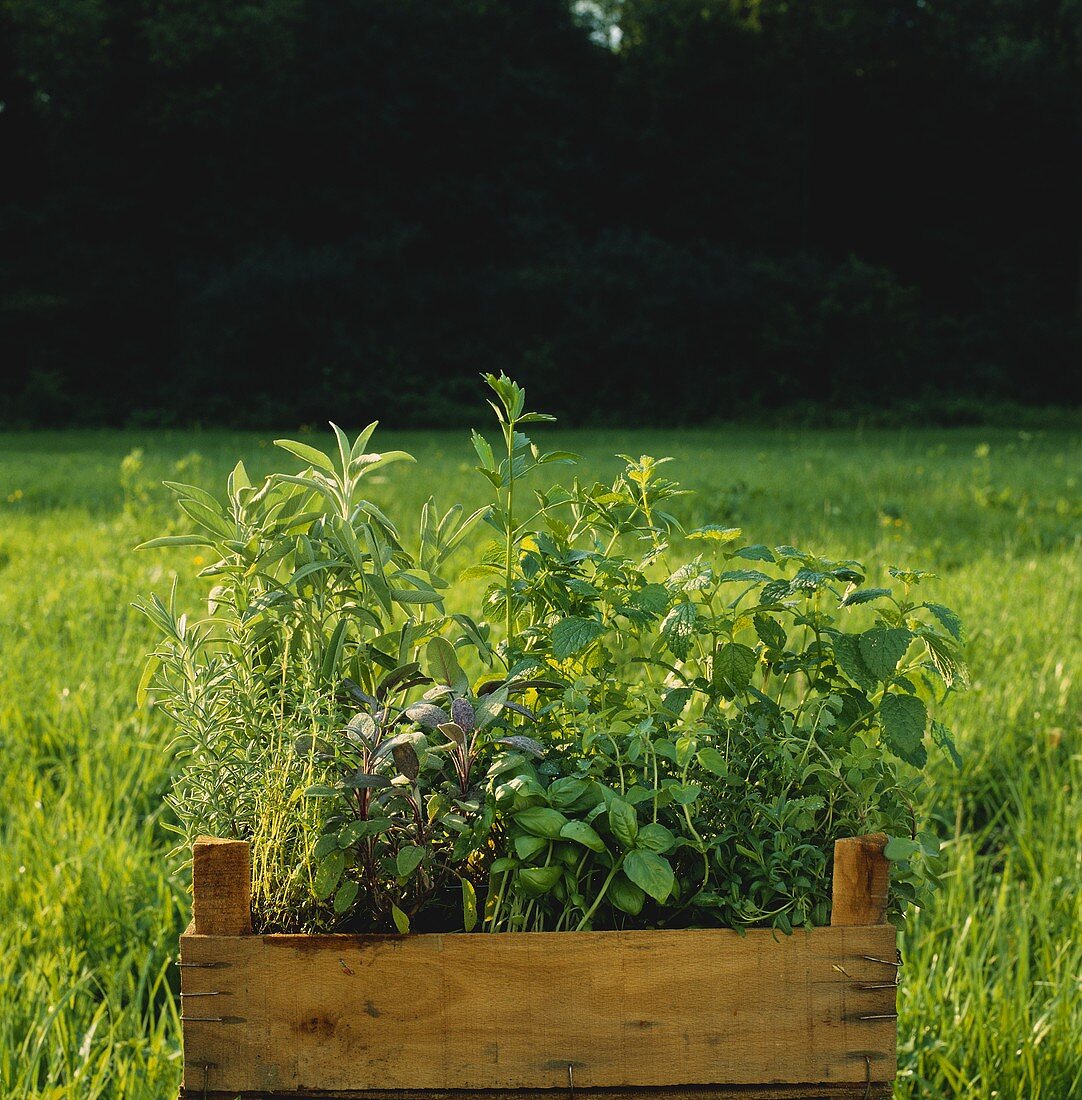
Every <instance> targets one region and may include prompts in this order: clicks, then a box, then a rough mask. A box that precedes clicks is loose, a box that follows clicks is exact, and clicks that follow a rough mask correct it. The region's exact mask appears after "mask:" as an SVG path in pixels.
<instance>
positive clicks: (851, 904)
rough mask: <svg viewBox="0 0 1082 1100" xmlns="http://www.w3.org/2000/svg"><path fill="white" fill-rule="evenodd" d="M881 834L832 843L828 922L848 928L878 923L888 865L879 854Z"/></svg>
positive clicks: (883, 838) (883, 843)
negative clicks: (832, 879)
mask: <svg viewBox="0 0 1082 1100" xmlns="http://www.w3.org/2000/svg"><path fill="white" fill-rule="evenodd" d="M886 846H887V837H886V835H885V834H883V833H871V834H869V835H868V836H852V837H845V838H844V839H842V840H836V841H835V842H834V884H833V889H832V890H831V907H830V923H831V924H832V925H834V926H836V927H837V926H842V927H851V926H860V925H866V924H882V923H883V920H884V917H885V914H886V911H887V891H888V888H889V885H890V863H889V862H888V861H887V859H886V857H885V856H884V855H883V849H884V848H885V847H886Z"/></svg>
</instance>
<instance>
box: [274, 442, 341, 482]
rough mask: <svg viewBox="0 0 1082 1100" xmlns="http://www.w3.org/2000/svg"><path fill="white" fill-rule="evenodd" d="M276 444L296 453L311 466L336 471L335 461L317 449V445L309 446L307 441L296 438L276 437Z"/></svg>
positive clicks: (332, 472) (329, 472) (330, 471)
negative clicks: (299, 441)
mask: <svg viewBox="0 0 1082 1100" xmlns="http://www.w3.org/2000/svg"><path fill="white" fill-rule="evenodd" d="M274 445H275V446H276V447H281V449H282V450H283V451H289V453H290V454H292V455H296V456H297V458H299V459H301V460H302V461H304V462H307V463H308V465H309V466H318V467H319V469H321V470H325V471H326V472H327V473H328V474H332V475H333V474H334V472H335V469H334V463H333V462H332V461H331V460H330V459H329V458H328V457H327V456H326V455H325V454H324V453H323V452H322V451H319V450H316V448H315V447H309V446H308V444H307V443H298V442H297V441H296V440H295V439H276V440H275V441H274Z"/></svg>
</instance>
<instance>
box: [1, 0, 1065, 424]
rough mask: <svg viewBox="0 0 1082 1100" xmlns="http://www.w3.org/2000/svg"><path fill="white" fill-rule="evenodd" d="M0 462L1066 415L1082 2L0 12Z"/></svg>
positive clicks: (180, 0) (75, 2) (33, 7)
mask: <svg viewBox="0 0 1082 1100" xmlns="http://www.w3.org/2000/svg"><path fill="white" fill-rule="evenodd" d="M0 12H2V18H3V25H2V26H0V100H2V103H3V110H2V111H0V143H2V145H0V148H2V149H3V163H4V165H5V170H4V172H3V173H2V176H0V200H2V207H0V241H2V247H3V251H2V256H0V341H2V344H0V348H2V355H3V361H4V363H5V377H6V384H5V388H4V391H5V395H4V398H3V401H0V420H2V421H4V422H7V423H26V424H50V423H126V422H128V423H130V422H153V423H178V424H183V423H189V422H193V421H200V422H204V423H229V424H238V425H257V424H258V425H261V426H264V425H268V424H273V423H290V422H298V421H305V420H321V419H324V418H325V417H326V416H327V415H332V414H333V415H336V416H338V417H340V418H341V419H343V420H347V421H349V420H354V419H360V418H362V417H363V416H365V415H366V414H367V413H368V412H369V411H370V410H379V411H380V412H381V413H382V414H385V415H386V414H387V413H390V415H389V416H388V417H387V419H389V420H391V421H392V422H397V423H401V424H406V423H413V424H439V423H447V422H449V421H450V420H453V419H454V418H455V417H456V415H457V410H458V409H459V408H460V407H461V405H462V404H463V403H465V402H468V403H469V404H471V405H472V404H473V403H474V398H475V393H476V377H477V373H478V372H479V371H483V370H499V369H501V368H503V369H507V370H508V371H510V372H513V373H515V374H516V375H517V376H518V377H520V378H521V379H522V380H523V381H524V382H526V383H527V384H530V385H532V386H534V387H535V388H537V390H538V391H539V392H538V399H539V400H541V401H542V403H543V404H545V405H546V406H547V407H551V408H553V409H554V410H555V411H559V412H562V413H563V414H564V415H565V416H567V417H569V418H571V419H573V420H579V421H584V420H585V421H594V422H617V421H631V422H646V421H653V422H689V421H693V420H703V419H712V418H713V419H722V418H732V417H739V416H745V415H749V414H755V415H757V414H760V413H764V414H770V413H771V411H772V410H777V409H784V408H790V407H793V406H803V405H812V406H818V407H820V408H832V409H839V408H842V409H844V408H857V407H861V408H874V407H881V408H882V407H887V406H890V407H895V408H896V407H898V405H899V403H900V402H903V403H906V405H907V407H910V408H917V407H920V408H922V409H923V410H924V412H922V415H924V414H926V411H927V410H928V409H935V408H939V409H945V410H950V409H953V410H959V409H961V410H963V411H964V410H966V409H968V408H970V406H971V405H974V404H978V403H980V402H986V401H999V400H1009V401H1016V402H1023V403H1033V404H1056V403H1058V404H1071V403H1074V402H1077V400H1078V397H1079V382H1078V378H1079V374H1080V372H1079V369H1078V368H1079V362H1080V353H1082V320H1080V317H1082V283H1080V275H1082V79H1080V65H1082V47H1080V44H1079V43H1080V35H1082V0H885V2H882V3H880V2H875V3H870V2H868V0H758V2H756V0H746V2H739V0H597V2H596V3H589V4H578V5H573V6H571V7H569V5H568V3H567V2H565V0H439V2H435V0H326V2H321V3H315V2H312V0H252V2H249V3H245V4H223V3H220V2H217V0H176V2H174V3H169V4H163V3H159V2H152V0H0Z"/></svg>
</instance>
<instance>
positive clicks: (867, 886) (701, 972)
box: [180, 836, 898, 1100]
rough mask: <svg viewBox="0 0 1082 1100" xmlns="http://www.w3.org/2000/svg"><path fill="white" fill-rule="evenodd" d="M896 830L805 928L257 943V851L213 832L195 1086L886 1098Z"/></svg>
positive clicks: (193, 949)
mask: <svg viewBox="0 0 1082 1100" xmlns="http://www.w3.org/2000/svg"><path fill="white" fill-rule="evenodd" d="M884 842H885V838H884V837H881V836H874V837H858V838H853V839H850V840H844V841H839V842H838V844H837V846H836V849H835V872H834V901H833V911H832V919H831V926H830V927H829V928H817V929H814V930H813V931H810V932H807V931H803V930H802V931H798V932H796V933H794V934H793V935H791V936H784V935H781V934H777V933H774V932H772V931H770V930H755V931H750V932H748V933H747V934H746V935H743V936H741V935H739V934H738V933H736V932H733V931H728V930H681V931H644V932H560V933H505V934H498V935H483V934H476V935H464V934H448V935H410V936H350V935H326V936H282V935H274V936H256V935H252V934H251V922H250V916H249V907H250V871H249V853H248V846H247V844H245V843H244V842H242V841H220V840H210V839H207V840H200V841H198V842H197V843H196V846H195V853H194V876H193V877H194V920H193V923H192V925H191V926H190V927H189V929H188V930H187V932H185V934H184V935H183V936H182V937H181V941H180V942H181V962H180V965H181V975H182V977H181V993H182V1005H183V1009H182V1020H183V1026H184V1085H183V1088H182V1090H181V1097H182V1098H184V1100H195V1098H200V1097H207V1098H208V1100H210V1098H214V1100H225V1098H226V1097H229V1098H232V1097H244V1098H254V1097H262V1098H268V1100H269V1098H284V1097H297V1096H309V1097H340V1098H343V1100H345V1098H357V1100H360V1098H366V1100H414V1098H415V1100H456V1098H458V1100H481V1098H484V1097H491V1098H493V1100H495V1098H497V1097H508V1098H509V1100H511V1098H513V1100H542V1098H549V1100H552V1098H553V1097H554V1096H564V1095H567V1096H570V1095H571V1094H573V1093H574V1092H576V1091H577V1092H579V1093H581V1094H583V1095H585V1096H586V1097H596V1098H597V1100H637V1098H641V1100H660V1098H661V1097H663V1096H664V1097H668V1098H671V1100H715V1098H721V1097H758V1098H762V1100H765V1098H768V1097H773V1098H777V1100H782V1098H796V1097H804V1098H808V1100H811V1098H817V1097H823V1098H826V1097H850V1098H854V1097H886V1096H889V1095H890V1093H891V1082H892V1081H893V1079H894V1074H895V1048H896V1024H895V992H896V982H897V974H898V955H897V946H896V937H895V931H894V928H893V927H892V926H891V925H889V924H885V923H882V921H883V909H884V903H885V899H886V885H887V863H886V861H885V860H884V859H883V856H882V849H883V844H884ZM554 1090H555V1093H554Z"/></svg>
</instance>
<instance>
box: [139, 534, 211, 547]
mask: <svg viewBox="0 0 1082 1100" xmlns="http://www.w3.org/2000/svg"><path fill="white" fill-rule="evenodd" d="M213 545H214V543H213V542H211V541H210V539H208V538H207V536H206V535H162V536H161V537H160V538H156V539H148V540H147V541H146V542H141V543H139V545H138V546H137V547H136V548H135V549H136V550H155V549H157V548H158V547H160V546H213Z"/></svg>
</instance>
